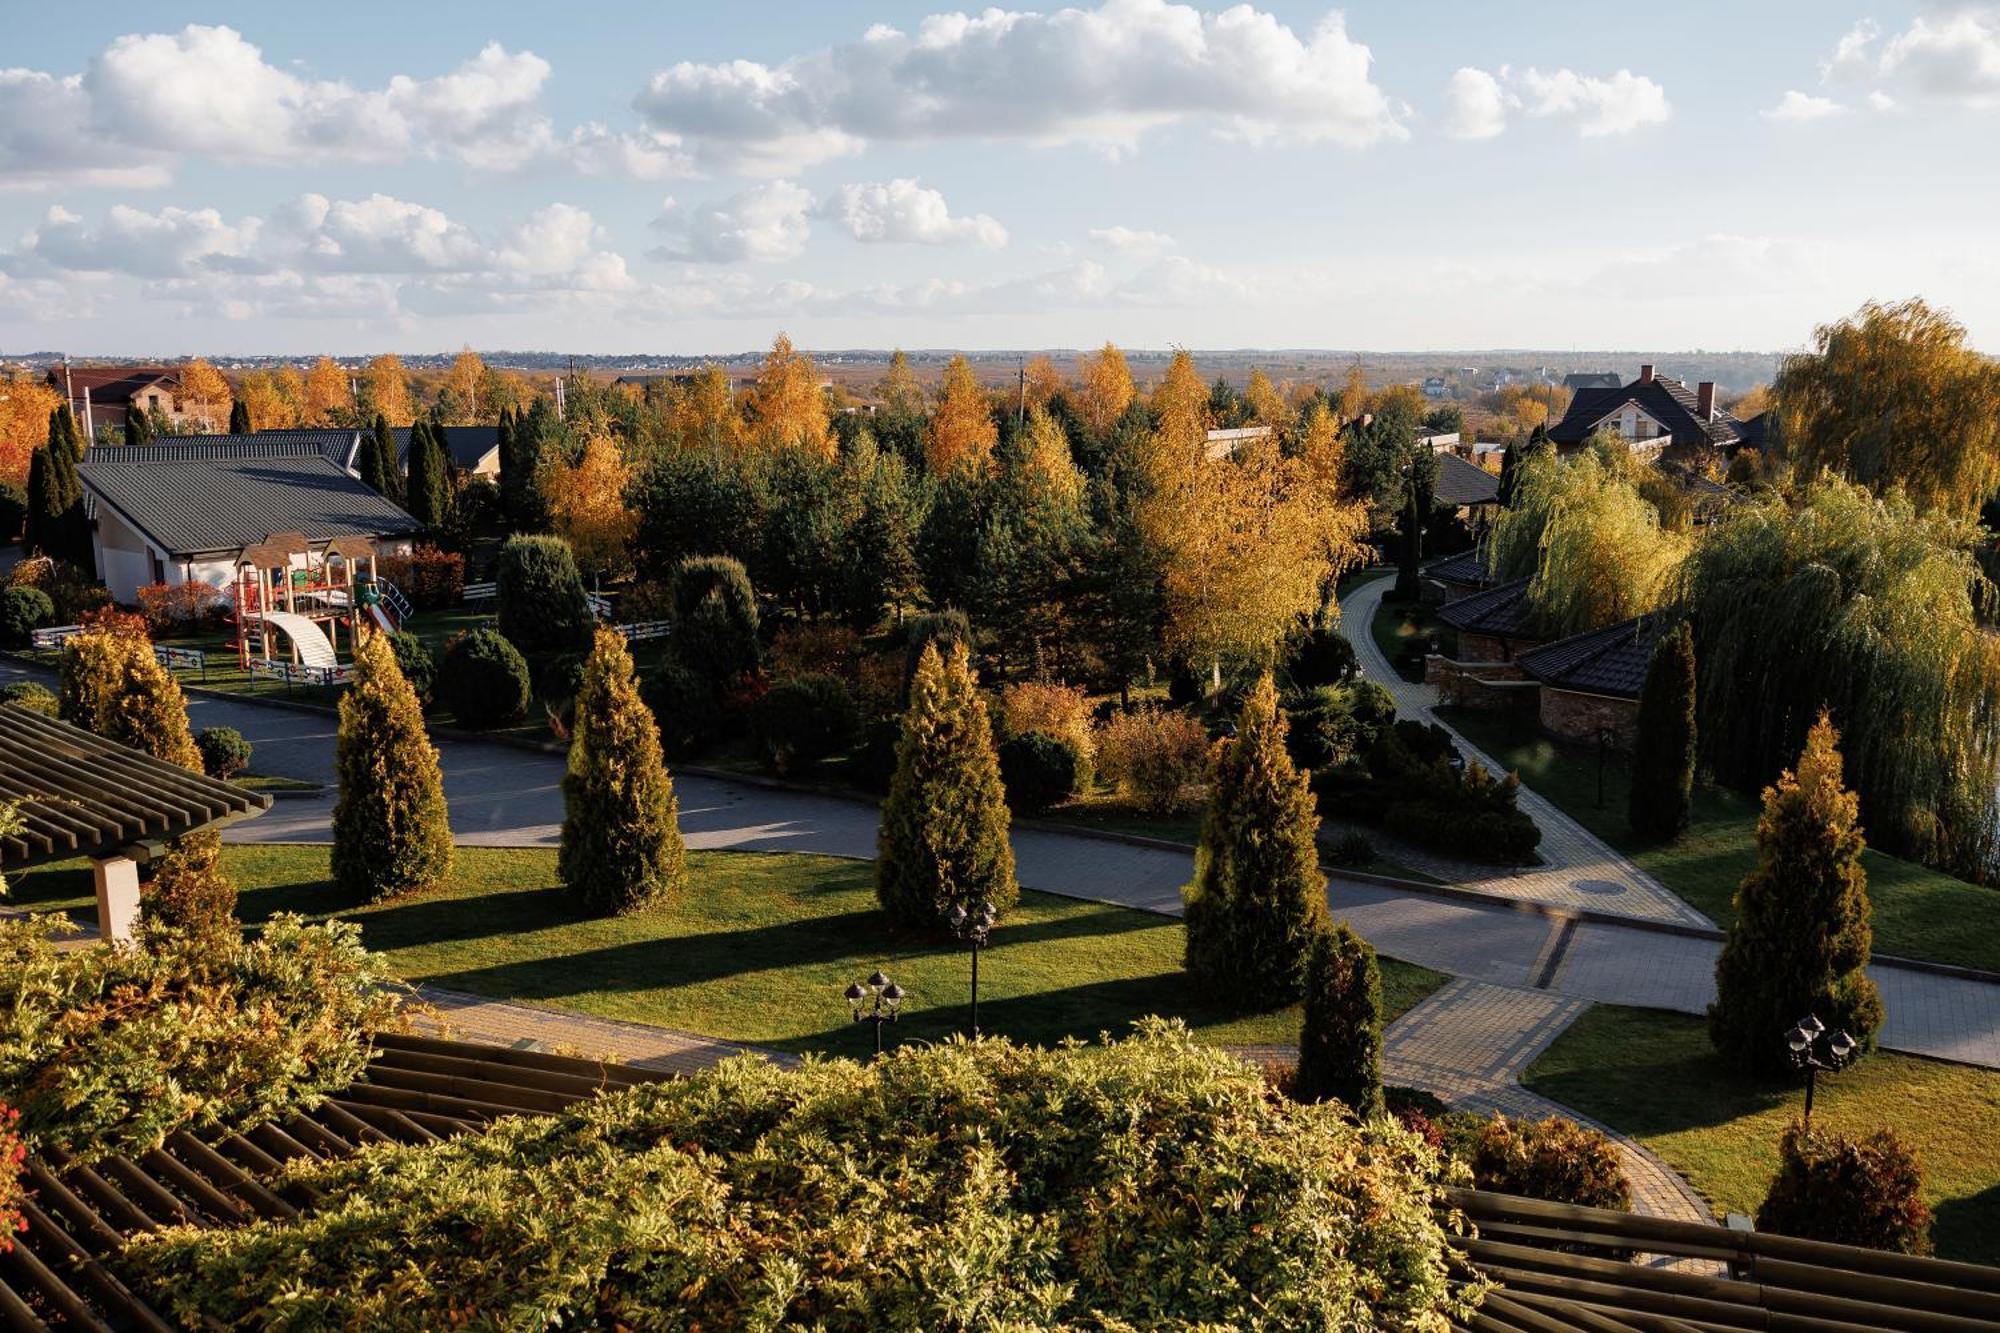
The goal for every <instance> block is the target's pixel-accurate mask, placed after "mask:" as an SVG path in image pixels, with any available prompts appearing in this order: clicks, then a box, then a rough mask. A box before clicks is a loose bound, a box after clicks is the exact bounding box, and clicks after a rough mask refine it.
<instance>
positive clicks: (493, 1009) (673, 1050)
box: [417, 986, 797, 1074]
mask: <svg viewBox="0 0 2000 1333" xmlns="http://www.w3.org/2000/svg"><path fill="white" fill-rule="evenodd" d="M417 995H418V998H419V999H421V1000H422V1001H423V1002H424V1003H425V1004H427V1005H429V1006H430V1007H431V1008H432V1009H433V1010H435V1011H436V1016H435V1017H434V1018H431V1017H423V1016H419V1017H418V1019H417V1026H418V1027H419V1028H420V1029H427V1030H431V1031H437V1032H442V1033H444V1034H447V1035H449V1036H453V1037H457V1038H460V1039H462V1040H465V1041H482V1042H487V1043H489V1044H491V1045H494V1046H512V1047H515V1048H516V1049H519V1050H533V1051H541V1052H543V1053H544V1054H547V1055H576V1056H582V1057H584V1058H586V1059H592V1060H611V1061H616V1062H617V1063H620V1064H628V1065H632V1066H633V1067H635V1068H638V1069H652V1070H658V1071H660V1072H662V1073H668V1074H693V1073H698V1072H700V1071H701V1070H704V1069H707V1068H709V1067H711V1066H712V1065H715V1064H716V1063H718V1062H719V1061H722V1060H726V1059H729V1058H730V1057H731V1056H737V1055H761V1056H763V1057H764V1058H766V1059H769V1060H776V1061H778V1062H780V1063H782V1064H795V1063H797V1058H796V1057H794V1056H790V1055H784V1054H781V1053H779V1052H776V1051H767V1050H764V1049H763V1048H761V1047H756V1046H739V1045H736V1044H735V1043H733V1042H727V1041H717V1040H715V1039H714V1038H713V1037H702V1036H697V1035H696V1034H694V1033H692V1032H677V1031H675V1030H674V1029H672V1028H661V1027H654V1026H652V1025H651V1024H649V1023H620V1022H617V1021H615V1020H613V1019H609V1018H592V1017H590V1016H589V1015H586V1014H572V1013H558V1012H556V1011H555V1010H552V1009H537V1008H535V1007H534V1006H533V1005H526V1004H509V1003H507V1002H506V1001H505V1000H494V999H489V998H487V997H486V996H484V995H467V994H466V993H465V992H463V991H453V990H444V989H441V988H440V987H437V986H419V987H418V988H417Z"/></svg>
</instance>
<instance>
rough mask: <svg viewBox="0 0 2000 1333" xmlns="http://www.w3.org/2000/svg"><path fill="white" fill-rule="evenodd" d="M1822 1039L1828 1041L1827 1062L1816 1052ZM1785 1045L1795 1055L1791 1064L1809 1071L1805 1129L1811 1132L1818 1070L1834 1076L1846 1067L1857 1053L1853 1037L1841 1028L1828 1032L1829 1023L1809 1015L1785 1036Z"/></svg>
mask: <svg viewBox="0 0 2000 1333" xmlns="http://www.w3.org/2000/svg"><path fill="white" fill-rule="evenodd" d="M1822 1039H1824V1040H1825V1042H1826V1058H1825V1059H1821V1058H1820V1055H1819V1052H1818V1049H1817V1048H1818V1046H1819V1044H1820V1042H1821V1040H1822ZM1785 1045H1786V1046H1787V1047H1788V1048H1790V1050H1791V1052H1792V1063H1793V1064H1794V1065H1796V1066H1798V1067H1799V1068H1800V1069H1803V1070H1805V1071H1806V1114H1805V1127H1806V1128H1807V1129H1808V1130H1810V1129H1811V1128H1812V1108H1813V1084H1814V1082H1815V1081H1816V1080H1817V1076H1818V1074H1819V1071H1820V1070H1822V1069H1824V1070H1826V1071H1827V1072H1828V1073H1829V1074H1831V1073H1835V1072H1837V1071H1838V1070H1840V1069H1842V1068H1844V1067H1845V1066H1846V1064H1847V1061H1848V1059H1849V1058H1850V1057H1851V1056H1852V1055H1853V1054H1854V1038H1852V1037H1850V1036H1848V1035H1847V1033H1846V1032H1844V1031H1841V1030H1840V1029H1835V1030H1834V1031H1832V1032H1828V1031H1827V1030H1826V1024H1824V1023H1822V1022H1820V1021H1819V1019H1818V1018H1817V1017H1816V1016H1815V1015H1812V1014H1807V1015H1806V1016H1805V1017H1804V1018H1801V1019H1800V1020H1799V1021H1798V1022H1797V1023H1795V1024H1793V1025H1792V1028H1791V1030H1790V1031H1789V1032H1787V1033H1785Z"/></svg>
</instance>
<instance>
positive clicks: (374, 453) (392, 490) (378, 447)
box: [361, 415, 403, 500]
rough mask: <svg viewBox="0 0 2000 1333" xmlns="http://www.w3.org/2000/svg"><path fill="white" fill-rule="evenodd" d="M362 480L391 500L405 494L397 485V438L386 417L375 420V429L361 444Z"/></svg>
mask: <svg viewBox="0 0 2000 1333" xmlns="http://www.w3.org/2000/svg"><path fill="white" fill-rule="evenodd" d="M361 480H363V481H365V482H367V483H368V485H369V486H370V487H372V488H373V489H374V491H375V493H376V494H378V495H386V496H388V497H389V498H390V499H391V500H394V499H396V498H398V497H399V496H401V494H402V492H403V488H402V487H401V486H399V485H397V484H396V437H395V436H394V435H393V434H391V433H390V430H389V418H387V417H385V416H379V415H378V416H377V417H376V418H375V429H374V430H372V431H370V432H369V434H368V438H367V439H365V440H363V441H362V442H361Z"/></svg>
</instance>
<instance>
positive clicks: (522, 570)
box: [494, 533, 596, 706]
mask: <svg viewBox="0 0 2000 1333" xmlns="http://www.w3.org/2000/svg"><path fill="white" fill-rule="evenodd" d="M494 583H495V585H496V589H495V591H496V596H497V597H498V599H499V603H500V609H499V614H498V615H497V616H496V618H495V623H496V627H497V628H498V629H499V631H500V633H501V634H502V635H503V636H504V637H505V638H506V639H507V641H508V642H509V643H511V644H513V645H514V646H515V647H516V648H518V649H519V650H520V651H521V652H523V653H539V652H545V651H549V650H552V649H553V650H556V651H570V652H583V651H586V650H588V649H589V647H590V636H591V632H592V630H593V628H594V626H595V624H596V622H595V620H594V619H593V618H592V617H591V614H590V599H589V596H588V595H587V594H586V593H585V592H584V588H583V576H582V575H581V574H579V573H577V570H576V557H575V556H573V555H571V554H570V549H569V543H568V542H566V541H564V540H563V539H562V538H560V537H547V536H528V535H524V534H519V533H517V534H516V535H514V536H512V537H509V538H508V539H507V543H506V545H504V546H502V547H501V548H500V563H499V567H498V568H497V569H496V570H495V571H494ZM524 706H525V705H524Z"/></svg>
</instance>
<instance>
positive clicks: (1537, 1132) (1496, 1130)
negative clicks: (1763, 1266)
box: [1447, 1113, 1762, 1230]
mask: <svg viewBox="0 0 2000 1333" xmlns="http://www.w3.org/2000/svg"><path fill="white" fill-rule="evenodd" d="M1448 1119H1449V1120H1451V1121H1453V1122H1459V1121H1460V1117H1459V1116H1457V1115H1456V1114H1454V1115H1453V1116H1451V1117H1448ZM1467 1119H1473V1118H1471V1117H1467ZM1447 1138H1448V1140H1451V1147H1452V1150H1453V1151H1454V1153H1455V1154H1457V1155H1458V1156H1460V1157H1462V1158H1463V1159H1464V1160H1465V1162H1466V1164H1467V1165H1468V1166H1470V1167H1471V1168H1472V1183H1473V1185H1474V1186H1475V1187H1476V1188H1478V1189H1483V1190H1492V1191H1494V1192H1496V1193H1499V1194H1519V1195H1522V1196H1523V1197H1525V1198H1530V1199H1546V1200H1548V1201H1549V1202H1550V1203H1573V1204H1577V1205H1578V1206H1580V1207H1584V1208H1630V1207H1631V1206H1632V1185H1631V1182H1629V1181H1628V1180H1626V1178H1625V1164H1624V1163H1623V1162H1621V1161H1620V1160H1619V1158H1618V1149H1617V1146H1616V1145H1614V1144H1613V1143H1612V1142H1611V1140H1610V1139H1609V1138H1608V1137H1606V1136H1605V1135H1604V1134H1603V1133H1602V1132H1601V1131H1599V1130H1595V1129H1591V1128H1590V1127H1589V1126H1587V1125H1579V1124H1578V1123H1577V1122H1576V1121H1574V1120H1569V1119H1566V1118H1564V1117H1562V1116H1557V1115H1552V1116H1549V1117H1548V1118H1547V1119H1544V1120H1509V1119H1508V1118H1507V1117H1506V1116H1503V1115H1500V1114H1498V1113H1495V1114H1494V1116H1493V1118H1492V1119H1490V1120H1486V1121H1483V1122H1478V1123H1477V1125H1476V1127H1474V1126H1473V1125H1466V1124H1463V1123H1462V1122H1461V1123H1460V1124H1458V1126H1457V1128H1456V1132H1454V1133H1448V1134H1447ZM1759 1230H1762V1226H1761V1225H1760V1226H1759Z"/></svg>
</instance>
